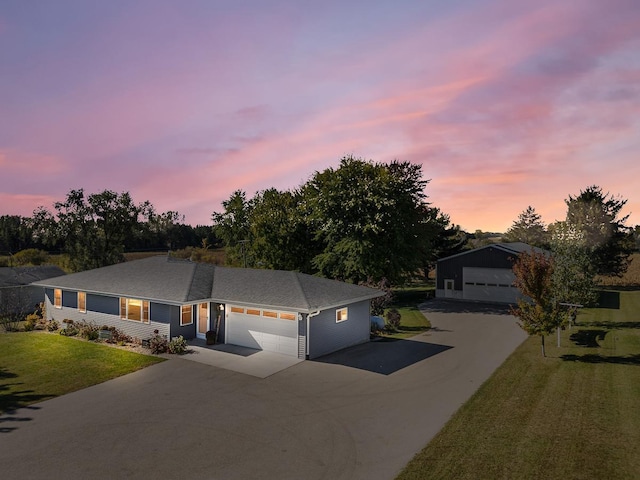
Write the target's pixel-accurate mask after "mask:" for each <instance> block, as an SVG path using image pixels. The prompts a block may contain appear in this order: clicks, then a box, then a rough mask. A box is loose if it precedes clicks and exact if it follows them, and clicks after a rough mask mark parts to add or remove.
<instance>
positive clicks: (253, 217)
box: [247, 188, 318, 273]
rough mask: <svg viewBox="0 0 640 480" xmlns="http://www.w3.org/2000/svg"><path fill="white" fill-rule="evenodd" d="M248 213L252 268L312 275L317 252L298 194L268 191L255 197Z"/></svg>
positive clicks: (298, 192) (301, 200)
mask: <svg viewBox="0 0 640 480" xmlns="http://www.w3.org/2000/svg"><path fill="white" fill-rule="evenodd" d="M251 204H252V208H251V211H250V228H249V230H250V235H249V237H250V238H251V244H250V245H248V246H247V248H248V249H249V251H250V252H251V258H252V259H253V262H254V264H255V266H260V267H262V268H272V269H278V270H299V271H302V272H306V273H309V272H312V271H313V267H312V265H311V261H312V259H313V257H314V255H315V253H316V252H317V250H318V247H317V242H315V241H314V238H313V234H312V233H311V231H310V228H309V225H308V222H307V216H306V215H305V212H304V202H303V197H302V194H301V192H300V191H297V190H294V191H285V192H280V191H278V190H276V189H275V188H270V189H268V190H264V191H262V192H259V193H258V194H256V196H255V197H254V198H253V200H252V202H251Z"/></svg>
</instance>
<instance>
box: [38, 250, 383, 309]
mask: <svg viewBox="0 0 640 480" xmlns="http://www.w3.org/2000/svg"><path fill="white" fill-rule="evenodd" d="M35 285H39V286H45V287H50V288H68V289H72V290H82V291H86V292H93V293H103V294H108V295H114V296H127V297H138V298H143V299H149V300H161V301H166V302H170V303H188V302H195V301H198V300H206V299H211V300H214V301H217V302H220V303H242V304H250V305H261V306H268V307H272V308H281V309H293V310H295V311H298V312H313V311H316V310H322V309H325V308H333V307H337V306H340V305H345V304H347V303H352V302H355V301H360V300H366V299H371V298H375V297H378V296H380V295H382V294H383V293H382V292H380V291H379V290H375V289H372V288H368V287H362V286H359V285H352V284H348V283H344V282H338V281H336V280H329V279H326V278H319V277H314V276H312V275H306V274H304V273H299V272H289V271H282V270H257V269H250V268H229V267H217V266H214V265H209V264H203V263H195V262H190V261H188V260H177V259H172V258H168V257H166V256H156V257H149V258H145V259H142V260H136V261H132V262H125V263H119V264H116V265H111V266H108V267H103V268H98V269H95V270H88V271H85V272H79V273H74V274H71V275H67V276H65V277H64V278H59V279H52V280H51V281H43V282H35Z"/></svg>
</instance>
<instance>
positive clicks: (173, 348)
mask: <svg viewBox="0 0 640 480" xmlns="http://www.w3.org/2000/svg"><path fill="white" fill-rule="evenodd" d="M186 352H187V341H186V340H185V339H184V337H183V336H182V335H180V336H179V337H173V338H172V339H171V341H170V342H169V353H175V354H176V355H183V354H184V353H186Z"/></svg>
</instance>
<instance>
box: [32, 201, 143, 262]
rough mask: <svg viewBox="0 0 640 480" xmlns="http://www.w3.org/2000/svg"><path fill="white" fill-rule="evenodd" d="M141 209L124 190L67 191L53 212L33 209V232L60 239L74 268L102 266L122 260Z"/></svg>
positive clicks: (53, 241)
mask: <svg viewBox="0 0 640 480" xmlns="http://www.w3.org/2000/svg"><path fill="white" fill-rule="evenodd" d="M143 208H144V206H143V205H136V204H135V203H134V202H133V200H132V199H131V196H130V195H129V194H128V193H126V192H125V193H121V194H118V193H116V192H113V191H110V190H104V191H103V192H100V193H94V194H90V195H88V196H87V195H85V193H84V190H83V189H78V190H71V191H70V192H69V193H68V194H67V197H66V198H65V200H64V201H62V202H56V203H55V204H54V209H55V215H54V214H52V213H51V212H49V211H48V210H46V209H44V208H42V207H41V208H39V209H37V210H36V211H35V212H34V216H33V222H34V226H35V229H34V233H35V235H36V236H37V237H38V238H40V239H42V240H43V241H46V242H48V243H49V244H54V243H56V242H62V244H63V248H64V251H65V252H66V253H68V254H69V258H70V263H71V267H72V268H73V269H74V270H75V271H80V270H87V269H90V268H97V267H103V266H105V265H111V264H114V263H118V262H121V261H123V259H124V258H123V252H124V245H125V242H126V240H127V239H128V238H133V236H134V233H135V230H136V226H137V224H138V221H139V219H138V217H139V215H140V213H141V212H142V211H143Z"/></svg>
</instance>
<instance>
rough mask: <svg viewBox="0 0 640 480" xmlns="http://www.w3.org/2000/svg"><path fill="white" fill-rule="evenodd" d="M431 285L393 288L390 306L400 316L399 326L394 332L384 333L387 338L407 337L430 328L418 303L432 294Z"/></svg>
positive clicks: (432, 288)
mask: <svg viewBox="0 0 640 480" xmlns="http://www.w3.org/2000/svg"><path fill="white" fill-rule="evenodd" d="M433 294H434V286H433V285H424V284H419V285H414V286H410V287H405V288H402V289H398V290H395V291H394V292H393V296H394V298H393V304H392V305H391V307H390V308H396V309H397V310H398V311H399V312H400V315H402V318H401V319H400V328H399V329H398V331H397V332H396V333H393V334H385V335H384V336H385V337H388V338H408V337H413V336H414V335H417V334H418V333H420V332H424V331H427V330H429V328H431V323H430V322H429V320H427V318H426V317H425V316H424V315H423V314H422V313H421V312H420V310H419V309H418V305H420V304H421V303H423V302H424V301H425V300H427V299H428V298H429V296H430V295H431V296H433Z"/></svg>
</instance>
